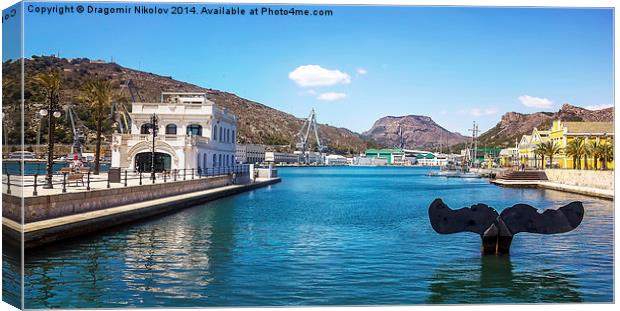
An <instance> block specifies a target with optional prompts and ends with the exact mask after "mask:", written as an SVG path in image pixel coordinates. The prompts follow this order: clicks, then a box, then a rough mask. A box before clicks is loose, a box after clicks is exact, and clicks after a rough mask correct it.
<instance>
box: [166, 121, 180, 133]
mask: <svg viewBox="0 0 620 311" xmlns="http://www.w3.org/2000/svg"><path fill="white" fill-rule="evenodd" d="M176 134H177V125H176V124H172V123H171V124H168V125H166V135H176Z"/></svg>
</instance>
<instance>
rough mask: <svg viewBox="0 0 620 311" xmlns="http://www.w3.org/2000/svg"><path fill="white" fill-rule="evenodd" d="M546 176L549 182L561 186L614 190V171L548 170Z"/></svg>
mask: <svg viewBox="0 0 620 311" xmlns="http://www.w3.org/2000/svg"><path fill="white" fill-rule="evenodd" d="M545 174H547V178H548V179H549V181H552V182H556V183H560V184H565V185H571V186H581V187H590V188H598V189H605V190H613V189H614V171H594V170H572V169H546V170H545Z"/></svg>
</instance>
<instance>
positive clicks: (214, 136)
mask: <svg viewBox="0 0 620 311" xmlns="http://www.w3.org/2000/svg"><path fill="white" fill-rule="evenodd" d="M213 140H217V125H214V126H213ZM213 156H214V157H215V155H213ZM213 161H214V162H215V160H213Z"/></svg>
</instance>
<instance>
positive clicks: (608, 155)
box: [599, 142, 614, 170]
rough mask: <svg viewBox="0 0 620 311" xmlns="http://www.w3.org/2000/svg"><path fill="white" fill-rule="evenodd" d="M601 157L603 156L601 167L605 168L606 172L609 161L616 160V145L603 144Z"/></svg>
mask: <svg viewBox="0 0 620 311" xmlns="http://www.w3.org/2000/svg"><path fill="white" fill-rule="evenodd" d="M599 148H600V150H599V152H600V154H599V155H600V156H601V165H602V166H603V167H602V169H603V170H606V169H607V163H608V162H609V160H612V161H613V158H614V145H613V144H611V143H608V142H607V143H603V144H601V145H600V147H599Z"/></svg>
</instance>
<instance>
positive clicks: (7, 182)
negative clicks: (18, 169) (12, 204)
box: [6, 173, 11, 194]
mask: <svg viewBox="0 0 620 311" xmlns="http://www.w3.org/2000/svg"><path fill="white" fill-rule="evenodd" d="M6 186H7V187H6V194H11V175H10V174H9V173H6Z"/></svg>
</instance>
